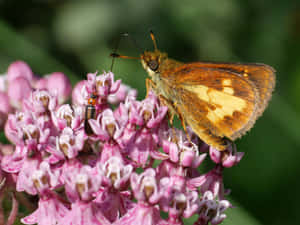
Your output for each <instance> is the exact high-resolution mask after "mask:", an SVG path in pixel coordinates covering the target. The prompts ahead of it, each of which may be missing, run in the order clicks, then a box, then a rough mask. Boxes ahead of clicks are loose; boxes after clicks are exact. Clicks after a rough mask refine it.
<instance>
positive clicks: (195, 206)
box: [0, 61, 243, 225]
mask: <svg viewBox="0 0 300 225" xmlns="http://www.w3.org/2000/svg"><path fill="white" fill-rule="evenodd" d="M2 78H3V79H1V80H2V81H5V82H2V84H0V86H1V91H2V92H3V96H2V95H0V98H1V96H2V97H3V99H6V100H5V102H6V103H7V104H6V103H5V104H6V105H5V107H4V106H3V107H2V108H3V109H0V113H3V115H5V117H6V118H7V119H4V121H6V122H5V126H4V132H5V135H6V137H7V139H8V140H9V141H10V142H11V145H9V147H6V146H4V145H0V148H1V149H3V150H2V151H1V154H0V163H1V164H0V165H1V170H0V172H1V174H0V175H1V176H0V178H1V180H0V190H5V189H8V188H10V189H11V188H13V190H14V192H23V198H22V200H21V199H19V202H20V203H22V204H25V205H26V206H27V207H28V208H32V209H31V211H32V212H31V214H29V215H26V216H25V217H23V218H22V219H21V222H22V223H24V224H38V225H46V224H47V225H48V224H50V225H56V224H59V225H74V224H76V225H90V224H97V225H108V224H113V225H121V224H122V225H136V224H141V225H142V224H143V225H144V224H147V225H152V224H153V225H156V224H159V225H164V224H172V225H181V224H183V218H190V217H192V216H195V215H196V218H197V219H196V220H195V221H194V222H195V225H200V224H208V223H209V222H210V223H211V224H219V223H221V222H222V221H223V220H224V219H225V218H226V214H225V213H226V210H227V209H228V208H231V204H230V202H229V201H228V200H226V194H227V193H228V192H227V191H226V190H225V184H224V182H223V170H224V169H226V168H228V167H232V166H235V165H236V164H238V163H239V162H240V160H241V158H242V156H243V153H240V152H237V151H236V149H235V147H229V148H228V149H227V150H225V151H223V152H219V151H217V150H216V149H214V148H212V147H209V146H207V145H206V144H204V143H202V142H201V140H199V138H198V137H197V136H196V135H195V134H194V133H193V132H192V131H191V130H190V129H189V128H188V134H186V133H185V132H183V131H181V130H179V129H177V128H174V127H170V126H169V124H168V113H167V112H168V107H166V106H164V105H162V104H161V103H160V101H159V98H158V97H157V96H156V95H155V93H153V92H151V91H150V92H149V93H148V95H147V97H146V98H145V99H143V100H140V101H139V100H137V99H136V96H137V92H136V90H134V89H132V88H130V87H129V86H127V85H125V84H123V83H122V82H121V80H115V75H114V74H113V73H111V72H108V73H103V74H98V73H97V72H96V73H88V74H87V80H83V81H80V82H79V83H78V84H77V85H76V86H75V87H74V89H73V91H72V90H71V86H70V84H69V82H68V79H67V78H66V77H65V75H64V74H62V73H59V72H55V73H52V74H49V75H47V76H46V77H44V78H37V76H36V75H34V73H33V72H32V70H31V69H30V67H29V66H28V65H27V64H26V63H24V62H21V61H18V62H15V63H13V64H12V65H11V66H10V67H9V69H8V72H7V74H5V75H4V76H3V77H2ZM1 80H0V81H1ZM57 82H58V83H59V85H58V86H56V83H57ZM25 84H26V85H27V86H26V87H27V88H24V89H20V90H19V92H18V93H13V92H10V91H9V90H10V88H11V87H14V86H13V85H15V86H18V85H19V86H20V85H25ZM10 85H12V86H11V87H9V86H10ZM55 87H57V89H56V90H53V89H54V88H55ZM71 91H72V104H65V103H64V101H65V100H66V99H67V98H68V97H69V95H70V93H71ZM2 92H0V94H2ZM7 93H8V94H7ZM9 93H10V94H9ZM88 110H90V111H88ZM1 115H2V114H0V116H1ZM87 115H89V116H88V117H87ZM5 117H3V118H5ZM1 118H2V117H1ZM1 118H0V122H1ZM0 125H1V123H0ZM205 160H211V161H212V162H213V163H214V164H215V165H214V166H213V167H212V168H210V170H209V171H208V172H206V173H203V172H200V171H199V170H198V168H199V167H201V166H202V163H203V162H204V161H205ZM1 193H4V192H1ZM30 196H35V198H34V199H37V202H36V203H35V204H32V202H31V201H30V200H29V199H30ZM24 199H25V200H24ZM26 199H27V200H26ZM13 200H14V206H16V203H17V202H18V201H17V199H15V198H13ZM15 208H16V207H14V209H13V210H12V215H16V212H17V211H16V210H15ZM162 212H164V215H165V216H161V215H162ZM0 216H1V215H0ZM14 219H15V216H14V217H13V216H12V217H10V219H9V221H10V222H11V221H13V220H14Z"/></svg>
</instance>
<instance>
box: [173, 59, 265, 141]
mask: <svg viewBox="0 0 300 225" xmlns="http://www.w3.org/2000/svg"><path fill="white" fill-rule="evenodd" d="M173 76H174V77H176V79H174V80H173V81H171V82H176V83H174V84H170V86H171V87H173V88H174V87H175V88H176V89H177V90H175V91H173V93H175V94H176V95H177V96H174V98H173V99H177V100H178V102H177V103H176V105H178V108H179V109H180V110H181V113H182V114H183V117H184V118H185V120H186V123H188V124H189V125H190V126H191V127H192V128H193V127H194V129H193V130H194V131H195V132H196V133H197V130H199V129H200V128H199V127H202V128H204V129H205V130H207V131H209V132H210V133H211V134H212V135H215V136H219V137H224V136H225V137H228V138H230V139H231V140H234V139H236V138H237V137H238V136H240V135H241V134H243V133H244V132H246V130H245V129H249V128H250V127H251V125H252V124H253V123H254V121H255V115H256V111H257V104H256V102H257V98H259V96H258V92H257V90H256V87H255V85H254V84H253V82H252V81H250V80H247V79H244V78H241V77H240V75H239V74H237V73H235V72H232V71H228V70H222V69H216V68H203V67H200V66H198V65H197V64H185V65H183V66H181V67H179V68H177V69H176V70H174V73H173ZM200 118H201V119H200ZM248 127H249V128H248ZM198 135H199V136H200V134H198Z"/></svg>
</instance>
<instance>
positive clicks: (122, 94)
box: [108, 84, 137, 104]
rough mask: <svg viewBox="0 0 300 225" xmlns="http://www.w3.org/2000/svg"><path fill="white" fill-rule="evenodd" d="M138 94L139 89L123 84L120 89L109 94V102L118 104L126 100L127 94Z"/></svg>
mask: <svg viewBox="0 0 300 225" xmlns="http://www.w3.org/2000/svg"><path fill="white" fill-rule="evenodd" d="M128 95H129V96H134V97H136V96H137V91H136V90H135V89H131V88H130V87H129V86H127V85H124V84H121V85H120V87H119V89H118V91H117V92H115V93H113V94H110V95H109V96H108V102H109V103H111V104H118V103H120V102H124V101H125V99H126V97H127V96H128Z"/></svg>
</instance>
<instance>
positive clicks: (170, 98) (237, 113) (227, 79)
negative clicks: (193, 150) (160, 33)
mask: <svg viewBox="0 0 300 225" xmlns="http://www.w3.org/2000/svg"><path fill="white" fill-rule="evenodd" d="M141 62H142V65H143V67H144V69H145V70H146V71H147V72H148V74H149V76H150V77H151V81H150V80H148V81H147V88H148V91H149V89H151V90H153V91H154V92H155V93H156V94H157V95H158V96H159V97H160V99H161V100H162V101H161V102H162V104H165V105H167V106H168V107H169V112H170V113H171V115H178V116H179V118H180V119H181V120H182V123H183V124H187V125H189V126H190V127H191V128H192V130H193V131H194V132H195V133H196V134H197V135H198V136H199V137H200V138H201V139H202V140H203V141H204V142H206V143H207V144H209V145H212V146H213V147H215V148H217V149H218V150H225V149H226V147H227V146H226V141H225V140H224V138H228V139H230V140H232V141H234V140H235V139H237V138H239V137H241V136H242V135H243V134H245V133H246V132H247V131H248V130H249V129H250V128H251V127H252V126H253V124H254V123H255V121H256V119H257V118H258V117H259V116H260V115H261V114H262V112H263V111H264V110H265V108H266V106H267V103H268V101H269V100H270V98H271V94H272V91H273V89H274V86H275V71H274V69H273V68H272V67H270V66H268V65H264V64H239V63H205V62H195V63H182V62H178V61H176V60H173V59H170V58H168V56H167V54H166V53H162V52H160V51H159V50H157V49H155V51H153V52H149V51H146V52H144V53H143V54H142V55H141Z"/></svg>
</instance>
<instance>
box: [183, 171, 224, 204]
mask: <svg viewBox="0 0 300 225" xmlns="http://www.w3.org/2000/svg"><path fill="white" fill-rule="evenodd" d="M188 186H189V187H190V188H191V189H195V188H196V187H201V188H200V191H201V193H202V194H204V193H205V192H206V191H211V192H212V193H213V196H214V197H216V196H218V198H219V199H224V184H223V167H222V166H219V165H217V166H216V167H215V168H214V169H212V170H211V171H209V172H208V173H206V174H204V175H201V176H199V177H196V178H192V179H190V180H189V181H188Z"/></svg>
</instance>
